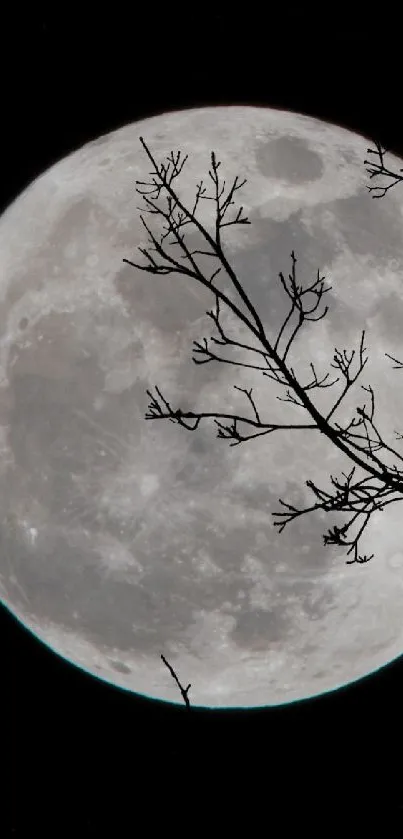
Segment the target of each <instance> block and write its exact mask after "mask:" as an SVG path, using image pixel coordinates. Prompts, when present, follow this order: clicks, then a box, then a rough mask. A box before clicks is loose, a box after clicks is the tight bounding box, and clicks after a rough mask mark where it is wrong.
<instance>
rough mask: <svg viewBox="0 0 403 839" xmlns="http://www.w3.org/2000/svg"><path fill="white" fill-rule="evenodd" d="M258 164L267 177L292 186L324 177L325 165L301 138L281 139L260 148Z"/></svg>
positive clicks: (257, 154) (258, 150)
mask: <svg viewBox="0 0 403 839" xmlns="http://www.w3.org/2000/svg"><path fill="white" fill-rule="evenodd" d="M256 162H257V165H258V168H259V171H260V172H261V173H262V175H265V177H275V178H281V180H284V181H287V182H288V183H291V184H303V183H309V182H310V181H316V180H318V178H320V177H321V176H322V173H323V169H324V167H323V163H322V161H321V158H320V156H319V155H318V154H317V153H316V152H314V151H312V150H311V149H310V148H309V146H308V145H307V143H306V142H305V141H304V140H302V139H301V138H299V137H281V138H278V139H276V140H271V141H270V142H269V143H265V144H264V145H261V146H260V147H258V149H257V151H256Z"/></svg>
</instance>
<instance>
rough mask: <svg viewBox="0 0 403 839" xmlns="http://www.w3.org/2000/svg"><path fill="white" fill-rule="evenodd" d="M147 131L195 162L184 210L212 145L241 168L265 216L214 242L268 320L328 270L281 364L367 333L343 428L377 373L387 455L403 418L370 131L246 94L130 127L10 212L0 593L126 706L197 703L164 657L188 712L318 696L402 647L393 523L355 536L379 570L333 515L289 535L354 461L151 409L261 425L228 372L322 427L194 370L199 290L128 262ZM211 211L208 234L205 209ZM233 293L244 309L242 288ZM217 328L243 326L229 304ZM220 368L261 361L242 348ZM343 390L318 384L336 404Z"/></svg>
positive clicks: (401, 300) (276, 417) (283, 414)
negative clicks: (154, 398) (135, 697)
mask: <svg viewBox="0 0 403 839" xmlns="http://www.w3.org/2000/svg"><path fill="white" fill-rule="evenodd" d="M140 136H143V137H144V139H145V140H146V142H147V144H148V146H149V147H150V149H151V151H152V152H153V154H154V155H155V157H156V158H157V160H158V161H159V162H160V161H162V159H163V158H164V156H165V155H167V154H168V153H169V152H170V150H171V149H173V150H177V149H180V150H181V151H182V152H183V153H184V154H188V155H189V158H188V162H187V164H186V166H185V169H184V170H183V173H182V175H181V178H180V181H179V184H180V187H179V194H180V197H181V198H182V199H183V200H184V201H185V202H186V203H187V204H188V205H190V204H191V203H192V202H193V199H194V196H195V190H196V184H197V182H198V181H200V179H201V178H204V179H205V180H206V184H207V182H208V176H207V172H208V168H209V166H210V152H211V151H212V150H214V151H215V152H216V154H217V157H218V159H219V160H221V169H220V174H222V177H225V179H226V182H227V184H230V183H231V182H232V180H233V178H234V177H235V176H236V175H238V176H239V177H240V178H241V179H243V178H245V177H246V178H247V183H246V184H245V186H244V187H243V189H242V192H241V193H239V204H242V205H243V207H244V212H245V214H246V215H247V216H248V217H249V219H250V221H251V222H252V223H251V225H249V226H243V227H239V226H238V227H230V228H227V230H226V232H225V233H223V242H224V246H225V249H226V253H227V255H228V258H229V261H230V264H231V265H232V267H233V268H234V269H235V271H236V273H237V276H238V277H239V279H240V280H241V282H242V284H243V287H244V288H245V290H246V292H247V293H248V294H249V296H250V298H251V299H252V301H253V302H254V304H255V305H256V308H257V309H258V311H259V314H260V316H261V319H262V320H263V323H264V324H265V327H266V334H267V335H268V336H270V337H272V338H273V337H275V336H276V335H277V333H278V329H279V327H280V326H281V323H282V322H283V319H284V317H285V314H286V312H287V311H288V308H287V299H286V298H285V295H284V291H283V289H282V287H281V284H280V283H279V280H278V274H279V271H283V272H284V273H285V274H287V273H288V271H289V269H290V253H291V251H292V250H294V251H295V253H296V256H297V258H298V264H297V268H298V272H299V274H298V276H299V278H300V281H301V282H303V283H304V284H305V283H306V284H308V282H312V280H313V279H314V277H315V276H316V272H317V270H318V269H319V270H320V272H321V274H323V275H325V277H326V281H327V284H328V285H331V286H332V288H331V291H330V292H328V293H327V295H326V303H327V305H328V306H329V311H328V314H327V316H326V317H325V318H324V319H323V320H321V321H320V322H318V323H317V324H311V325H309V326H306V327H304V329H303V330H302V332H301V334H300V335H299V337H298V339H297V340H296V342H295V344H294V348H293V352H292V356H291V359H290V363H291V361H292V365H293V366H294V368H295V370H296V372H297V373H298V375H299V378H300V379H301V380H308V377H311V376H310V367H309V363H310V362H314V363H315V366H316V368H317V371H318V373H320V374H324V373H325V372H327V371H329V372H332V370H331V368H330V363H331V361H332V360H333V354H334V349H335V347H337V348H340V349H343V348H345V349H347V350H351V349H355V350H356V352H357V350H358V343H359V337H360V334H361V330H362V329H366V346H367V348H368V356H369V360H368V363H367V366H366V368H365V371H364V373H363V374H362V376H361V377H360V379H359V382H358V383H357V385H356V386H355V387H354V388H353V389H352V393H351V394H350V395H349V398H348V399H346V400H345V402H344V403H343V407H342V408H340V410H339V413H338V421H339V422H343V421H344V420H348V419H349V418H350V417H351V416H352V411H354V409H355V407H356V406H357V405H361V404H362V403H363V401H364V392H363V391H362V390H361V389H360V384H362V385H366V386H368V384H371V385H372V387H373V388H374V392H375V394H376V399H377V402H376V405H377V425H378V428H380V429H381V430H382V432H383V436H384V439H387V440H388V442H390V443H392V442H393V444H394V445H395V447H396V446H397V445H398V444H396V441H395V438H394V431H395V430H398V431H399V430H400V431H402V432H403V427H399V417H401V416H402V415H403V387H402V384H403V383H402V382H401V381H400V379H399V375H402V374H399V371H395V370H393V369H392V364H391V362H390V361H388V359H387V358H386V357H385V353H389V354H390V355H392V356H394V357H397V358H401V357H402V355H403V353H402V352H401V349H402V348H401V344H402V340H401V334H402V324H403V282H402V278H403V237H402V207H403V200H402V194H403V193H400V195H399V192H398V190H397V189H396V190H394V191H392V192H391V193H389V194H388V196H387V197H385V198H384V199H382V200H378V201H372V200H371V198H370V196H369V194H368V191H367V190H366V184H367V183H368V175H367V173H366V172H365V168H364V163H363V161H364V159H365V157H366V150H367V146H368V140H366V139H365V138H363V137H359V136H357V135H355V134H353V133H351V132H349V131H347V130H345V129H342V128H339V127H337V126H333V125H330V124H327V123H323V122H321V121H319V120H316V119H312V118H308V117H305V116H301V115H298V114H292V113H287V112H282V111H274V110H270V109H263V108H255V107H245V106H231V107H220V108H201V109H195V110H188V111H181V112H174V113H169V114H164V115H161V116H156V117H153V118H151V119H147V120H143V121H141V122H137V123H134V124H131V125H127V126H125V127H124V128H122V129H120V130H118V131H115V132H112V133H110V134H107V135H105V136H102V137H100V138H98V139H97V140H95V141H94V142H91V143H88V144H87V145H86V146H84V147H83V148H81V149H79V150H78V151H76V152H74V153H73V154H71V155H69V156H68V157H67V158H65V159H63V160H61V161H60V162H58V163H57V164H56V165H54V166H53V167H52V168H50V169H49V170H48V171H46V172H45V173H44V174H43V175H42V176H41V177H40V178H38V179H37V180H35V181H34V182H33V183H31V184H30V185H29V187H28V188H27V189H26V190H25V191H24V192H23V193H22V194H21V195H20V196H18V198H17V199H16V200H15V201H14V202H13V204H12V205H11V206H10V207H9V208H8V209H7V211H6V212H5V213H4V214H3V216H2V217H1V219H0V319H1V329H0V586H1V596H2V602H3V604H4V606H5V607H6V608H7V609H9V610H10V612H11V613H12V614H13V615H15V616H16V617H17V619H18V620H19V621H21V623H22V624H23V625H24V626H25V627H27V628H28V629H29V630H30V631H31V632H32V633H34V634H35V636H36V637H37V638H38V639H39V640H40V641H42V642H43V643H45V644H46V645H47V646H48V647H50V648H51V649H52V650H53V651H54V652H55V653H57V654H59V655H61V656H62V657H63V658H65V659H67V660H68V661H70V662H72V663H73V664H74V665H76V666H77V667H79V668H82V669H83V670H85V671H86V672H88V673H91V674H93V675H94V676H95V677H97V678H99V679H101V680H104V681H106V682H109V683H112V684H114V685H116V686H118V687H120V688H123V689H125V690H129V691H133V692H134V693H137V694H142V695H145V696H148V697H152V698H155V699H162V700H167V701H170V702H173V703H180V702H181V701H182V700H181V696H180V695H179V692H178V690H177V688H176V686H175V684H174V682H173V680H172V678H171V676H170V674H169V672H168V671H167V669H166V668H165V667H164V665H163V663H162V661H161V658H160V655H161V653H162V654H164V655H165V656H166V658H167V659H168V660H169V661H170V663H171V664H172V666H173V667H175V670H176V672H177V673H178V676H179V678H180V679H181V681H182V682H183V684H188V683H189V682H191V684H192V688H191V691H190V694H189V698H190V700H191V703H192V704H193V705H198V706H205V707H206V706H207V707H212V708H214V707H256V706H268V705H279V704H283V703H289V702H293V701H296V700H301V699H306V698H308V697H312V696H316V695H318V694H322V693H325V692H327V691H330V690H334V689H336V688H338V687H340V686H342V685H346V684H350V683H351V682H353V681H355V680H357V679H359V678H361V677H363V676H366V675H368V674H370V673H373V672H374V671H375V670H377V669H378V668H380V667H382V666H384V665H385V664H387V663H389V662H390V661H392V660H393V659H395V658H397V657H398V656H399V655H400V654H401V653H402V649H403V623H402V619H401V616H402V614H403V573H402V571H403V552H402V544H401V524H400V519H401V511H400V509H399V505H398V504H395V505H390V506H389V507H388V508H387V509H385V510H384V511H383V512H382V513H377V514H376V515H374V516H373V517H372V519H371V522H370V525H369V526H368V528H367V531H366V535H365V537H364V538H363V540H362V544H361V550H362V551H363V552H367V553H375V558H374V559H373V560H372V561H371V562H370V563H368V564H367V565H363V566H359V565H352V566H347V565H346V564H345V560H346V556H345V552H343V551H342V550H341V549H340V548H335V547H332V548H331V547H325V546H324V545H323V538H322V535H323V533H324V532H326V530H328V528H329V527H330V526H331V525H333V524H334V523H337V524H340V523H341V520H340V517H336V515H334V517H333V519H331V520H330V519H329V517H325V516H324V515H323V514H321V513H318V514H315V515H314V514H312V515H307V516H301V518H300V519H297V520H296V521H295V522H293V523H291V524H290V525H288V527H287V528H286V529H285V530H284V531H283V533H282V534H279V533H278V530H277V529H276V528H275V527H274V525H273V517H272V513H273V512H275V511H276V510H279V509H280V505H279V498H282V499H284V500H286V501H289V502H290V503H296V504H297V505H298V506H300V505H303V504H310V503H313V496H312V493H311V492H310V490H309V489H308V488H307V486H306V484H305V481H306V480H307V479H312V480H314V481H315V483H316V484H318V485H319V486H320V487H323V488H325V489H329V488H330V474H332V475H337V476H339V477H340V476H341V474H342V472H343V471H350V468H351V464H349V463H348V461H347V460H346V459H344V458H343V455H342V454H341V453H340V452H339V451H338V450H336V449H335V447H334V446H332V445H331V444H330V443H329V442H327V441H325V440H324V439H320V438H319V435H318V436H316V434H313V433H312V432H310V431H298V432H291V431H288V432H287V431H280V432H278V433H275V434H272V435H270V436H267V437H262V438H260V439H259V438H258V439H256V440H251V441H249V442H246V443H243V444H242V445H240V446H237V447H232V448H231V447H229V445H228V442H227V441H225V440H222V439H218V438H217V437H216V432H217V429H216V426H214V425H213V424H212V423H209V422H208V421H207V422H205V423H201V424H200V426H199V428H198V430H197V431H196V432H194V433H189V432H186V431H185V430H184V429H183V428H180V427H179V426H177V425H176V424H173V423H170V422H167V421H159V422H157V421H155V422H153V421H146V420H145V418H144V415H145V412H146V410H147V407H148V403H149V397H148V396H147V393H146V391H147V389H154V386H155V385H158V386H159V387H160V389H161V390H162V392H163V393H164V395H165V396H166V398H168V399H169V401H170V402H171V404H172V405H173V406H174V407H181V408H182V409H189V410H195V411H197V410H199V411H205V410H206V411H208V410H211V411H219V410H223V411H224V410H226V411H227V410H228V409H231V410H234V411H235V412H237V413H241V414H244V415H246V416H249V415H250V413H248V410H249V409H248V404H247V401H246V400H245V397H244V395H243V394H242V393H240V392H239V391H237V390H234V387H233V385H238V386H239V387H244V388H245V387H248V388H249V387H251V386H252V387H253V388H254V396H255V398H256V402H257V404H258V407H259V410H260V414H261V416H262V417H264V420H265V421H271V420H273V421H274V422H285V421H289V422H297V421H298V422H301V421H308V418H307V417H306V416H304V420H302V417H301V409H298V408H296V407H295V406H293V405H292V404H290V403H288V404H287V403H284V402H280V401H279V400H277V399H276V396H285V393H284V392H283V391H282V389H281V388H280V386H277V385H276V384H275V383H274V382H272V381H271V380H270V379H267V378H265V379H263V378H262V377H261V374H259V372H258V371H255V370H250V369H247V368H243V367H241V366H235V365H230V364H227V365H226V364H222V363H218V362H212V363H210V364H205V365H201V366H196V365H195V364H193V362H192V343H193V341H194V340H200V339H201V338H203V337H204V336H206V337H207V338H208V337H209V336H210V335H212V334H214V332H213V331H212V323H211V321H210V320H209V318H208V317H207V316H206V314H205V313H206V310H208V309H211V308H212V306H213V303H214V300H213V299H212V297H211V296H210V295H209V292H208V291H207V290H206V289H205V288H203V287H202V286H200V285H198V284H197V283H196V281H193V280H189V279H188V278H186V277H183V276H180V275H173V274H172V275H168V276H165V277H156V276H151V275H147V274H145V273H144V272H142V271H140V270H137V269H133V268H131V267H130V266H128V265H125V264H123V262H122V260H123V258H125V257H126V258H129V259H133V260H134V261H135V262H142V261H143V259H142V257H141V254H139V252H138V247H139V246H142V247H144V246H145V245H146V239H145V235H144V230H143V228H142V225H141V222H140V212H139V210H138V209H137V208H138V207H139V206H140V204H141V201H140V197H139V196H138V194H137V193H136V191H135V181H136V179H139V180H146V179H147V175H148V172H149V171H150V164H149V161H148V160H147V159H146V157H145V154H144V150H143V148H142V146H141V143H140V140H139V138H140ZM391 157H392V156H391ZM393 160H394V158H393V157H392V162H393ZM397 165H398V166H399V167H400V165H401V161H398V162H397ZM236 206H238V205H236ZM199 218H200V220H201V222H202V223H203V224H205V225H206V226H207V227H208V228H209V229H212V224H213V216H212V209H211V202H205V203H204V204H202V205H201V207H200V213H199ZM187 243H188V244H189V246H191V247H192V248H193V247H194V248H197V246H198V244H199V243H200V237H199V234H197V233H195V232H194V231H192V230H190V229H189V233H188V236H187ZM200 264H201V265H202V266H203V267H204V268H205V269H206V270H209V269H210V263H209V261H208V258H205V259H204V263H203V262H202V261H201V262H200ZM219 285H220V287H221V288H222V290H227V291H228V290H229V293H230V295H231V296H232V298H233V299H234V301H237V298H236V292H234V291H233V290H231V283H230V281H229V278H228V277H224V276H222V277H221V278H220V282H219ZM222 322H223V325H224V326H225V327H226V330H227V331H228V332H229V333H230V334H231V336H233V337H235V338H238V339H239V340H242V339H245V338H247V337H248V334H247V332H246V331H245V329H244V327H243V326H242V328H241V326H240V324H239V322H237V321H236V319H235V318H234V316H233V315H232V313H230V312H229V311H228V310H227V311H225V310H223V317H222ZM399 353H400V355H399ZM225 357H228V358H233V359H234V358H236V360H243V361H245V362H247V363H251V358H250V354H249V353H247V351H244V352H243V353H242V352H241V351H235V354H234V353H232V354H231V353H229V354H228V353H225ZM255 361H256V360H255ZM337 387H339V388H340V386H336V387H335V388H331V389H329V390H324V391H320V392H319V393H317V396H316V400H315V401H316V404H317V406H318V407H320V409H321V410H322V411H324V410H326V408H327V407H330V406H331V405H332V404H333V403H334V401H335V399H336V396H337V395H338V394H339V392H340V389H339V390H337ZM280 391H281V392H280ZM350 396H351V398H350ZM357 476H358V474H357ZM343 521H344V519H343Z"/></svg>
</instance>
